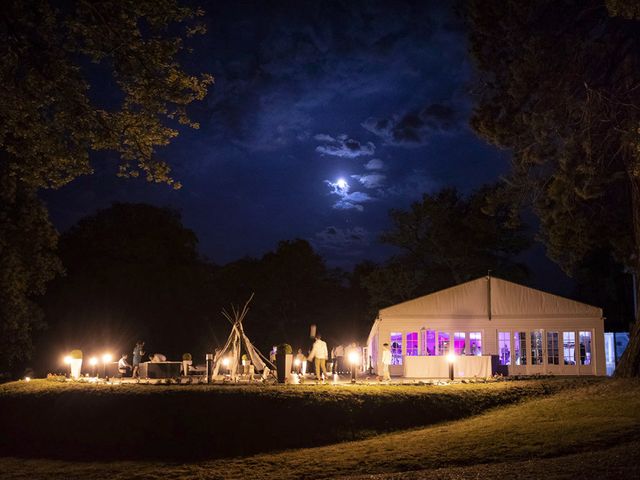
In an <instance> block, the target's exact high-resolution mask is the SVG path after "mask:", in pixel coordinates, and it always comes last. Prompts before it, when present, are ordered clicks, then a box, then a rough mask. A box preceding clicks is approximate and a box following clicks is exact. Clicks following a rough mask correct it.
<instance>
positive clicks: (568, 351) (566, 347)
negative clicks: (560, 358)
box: [562, 332, 576, 365]
mask: <svg viewBox="0 0 640 480" xmlns="http://www.w3.org/2000/svg"><path fill="white" fill-rule="evenodd" d="M562 344H563V351H564V364H565V365H575V364H576V332H562Z"/></svg>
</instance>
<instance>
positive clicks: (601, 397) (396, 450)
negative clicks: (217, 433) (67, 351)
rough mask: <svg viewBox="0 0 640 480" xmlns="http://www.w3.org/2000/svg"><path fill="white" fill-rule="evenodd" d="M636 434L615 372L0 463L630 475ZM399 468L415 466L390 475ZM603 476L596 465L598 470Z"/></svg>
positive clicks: (79, 474) (35, 470)
mask: <svg viewBox="0 0 640 480" xmlns="http://www.w3.org/2000/svg"><path fill="white" fill-rule="evenodd" d="M293 421H295V420H293ZM304 423H305V422H304V420H303V421H300V422H299V427H298V428H301V429H304V428H305V425H304ZM254 435H257V436H260V433H259V432H258V433H254ZM639 435H640V382H637V381H620V380H618V381H608V382H599V383H596V384H593V385H589V386H584V387H580V388H578V389H576V390H573V391H571V390H566V391H562V392H560V393H558V394H556V395H553V396H551V397H547V398H537V399H532V400H529V401H526V402H524V403H519V404H516V405H510V406H506V407H501V408H496V409H493V410H491V411H488V412H485V413H483V414H481V415H478V416H476V417H474V418H469V419H464V420H458V421H455V422H449V423H446V424H441V425H436V426H431V427H427V428H420V429H413V430H406V431H401V432H395V433H389V434H384V435H379V436H377V437H375V438H370V439H366V440H361V441H355V442H347V443H342V444H338V445H333V446H326V447H317V448H310V449H299V450H290V451H286V452H281V453H277V454H261V455H254V456H250V457H246V458H236V459H225V460H215V461H208V462H197V463H188V464H172V463H150V462H115V463H108V464H107V463H72V462H61V461H52V460H16V459H10V458H9V459H2V460H0V471H2V472H4V475H3V478H7V479H25V478H50V479H58V478H60V479H62V478H88V479H94V478H95V479H98V478H114V479H125V478H148V479H161V478H162V479H165V478H166V479H178V478H194V479H195V478H197V479H245V478H252V479H272V478H273V479H276V478H277V479H302V478H304V479H312V478H313V479H316V478H317V479H320V478H338V477H357V476H358V475H372V474H376V475H382V478H498V477H501V478H541V477H543V476H544V477H545V478H575V475H576V473H580V477H579V478H595V477H597V476H599V475H595V473H597V472H610V473H612V474H616V469H617V471H618V473H617V474H616V475H615V476H618V475H620V476H621V478H636V477H635V475H634V471H635V472H637V471H638V467H637V460H638V446H639V444H640V442H639V441H638V438H640V436H639ZM590 465H592V466H593V467H594V470H593V471H590V470H589V468H590ZM607 465H609V467H608V469H606V468H605V467H607ZM540 469H542V470H540ZM547 469H548V470H547ZM603 469H604V470H603ZM634 469H635V470H634ZM399 472H413V473H410V474H408V473H402V475H397V476H395V477H394V476H393V474H398V473H399ZM438 472H439V473H438ZM536 472H537V474H536ZM554 472H555V473H554ZM452 475H453V476H452ZM456 475H459V476H456ZM608 476H609V475H608V473H607V474H606V475H605V474H604V473H603V474H602V476H601V478H602V477H604V478H607V477H608ZM620 476H618V478H620ZM364 478H369V477H364Z"/></svg>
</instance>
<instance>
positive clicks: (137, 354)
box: [118, 340, 167, 378]
mask: <svg viewBox="0 0 640 480" xmlns="http://www.w3.org/2000/svg"><path fill="white" fill-rule="evenodd" d="M145 355H146V352H145V351H144V341H142V340H138V342H137V343H136V345H135V347H133V362H132V364H130V363H129V354H127V353H123V354H122V356H121V357H120V360H118V374H119V375H120V376H121V377H128V376H129V375H131V376H132V377H133V378H138V377H139V376H140V374H139V371H140V363H142V359H143V358H144V356H145ZM149 361H150V362H151V363H159V362H166V361H167V357H166V356H165V355H163V354H161V353H154V354H152V355H149Z"/></svg>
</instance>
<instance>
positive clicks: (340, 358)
mask: <svg viewBox="0 0 640 480" xmlns="http://www.w3.org/2000/svg"><path fill="white" fill-rule="evenodd" d="M335 350H336V359H335V363H334V364H333V373H338V374H340V373H343V371H344V347H343V346H342V345H338V346H337V347H336V349H335Z"/></svg>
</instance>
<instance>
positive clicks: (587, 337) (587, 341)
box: [580, 332, 591, 365]
mask: <svg viewBox="0 0 640 480" xmlns="http://www.w3.org/2000/svg"><path fill="white" fill-rule="evenodd" d="M580 365H591V332H580Z"/></svg>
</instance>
